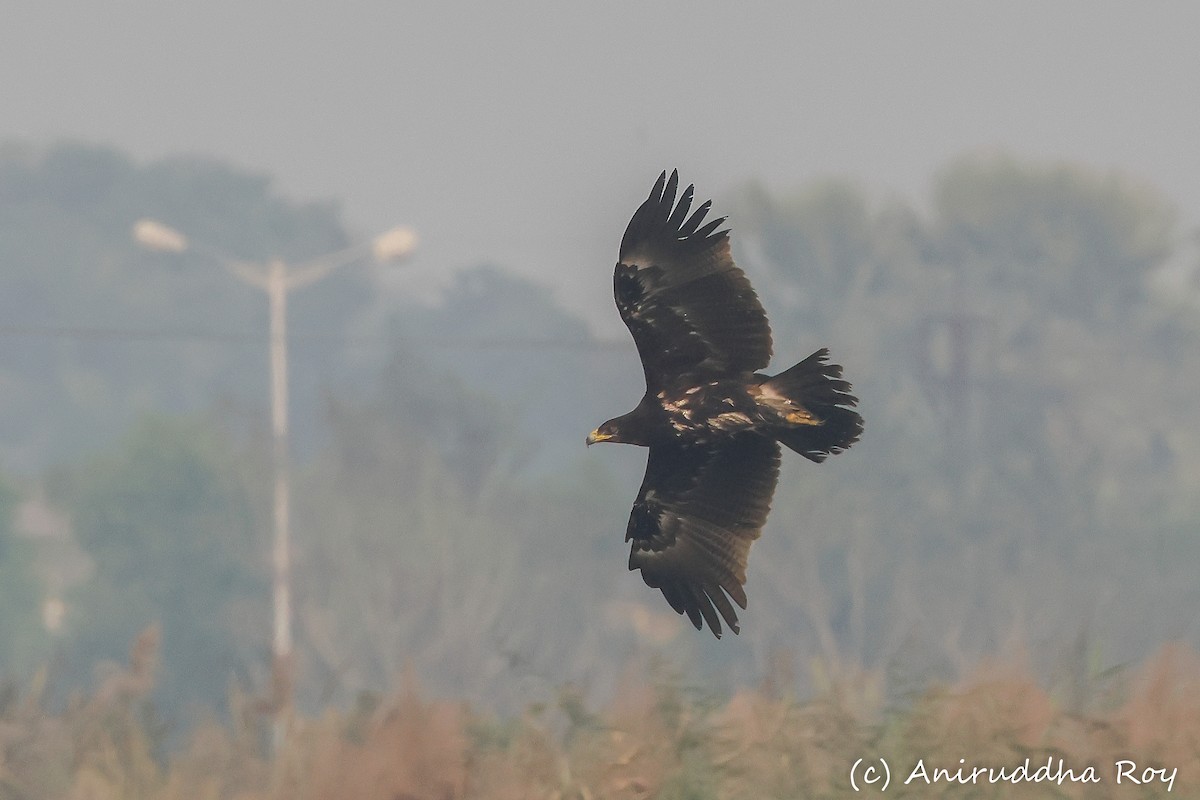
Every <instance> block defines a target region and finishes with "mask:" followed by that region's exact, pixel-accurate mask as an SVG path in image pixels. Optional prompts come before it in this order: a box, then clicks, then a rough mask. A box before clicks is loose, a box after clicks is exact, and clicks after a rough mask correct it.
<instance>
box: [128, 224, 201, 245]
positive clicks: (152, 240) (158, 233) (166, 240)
mask: <svg viewBox="0 0 1200 800" xmlns="http://www.w3.org/2000/svg"><path fill="white" fill-rule="evenodd" d="M133 240H134V241H135V242H137V243H138V244H140V245H141V246H142V247H145V248H146V249H147V250H157V251H159V252H163V253H182V252H183V251H184V250H187V248H188V240H187V237H186V236H184V235H183V234H182V233H180V232H179V231H177V230H175V229H174V228H169V227H167V226H166V225H164V224H162V223H161V222H159V221H158V220H153V219H139V220H138V221H137V222H135V223H133Z"/></svg>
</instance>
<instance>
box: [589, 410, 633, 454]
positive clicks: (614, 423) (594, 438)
mask: <svg viewBox="0 0 1200 800" xmlns="http://www.w3.org/2000/svg"><path fill="white" fill-rule="evenodd" d="M619 420H620V417H618V418H617V419H610V420H609V421H608V422H606V423H604V424H603V425H601V426H600V427H599V428H596V430H594V431H592V432H591V433H589V434H588V437H587V443H588V447H591V446H592V445H594V444H595V443H596V442H623V441H625V440H624V439H622V438H621V426H620V423H619Z"/></svg>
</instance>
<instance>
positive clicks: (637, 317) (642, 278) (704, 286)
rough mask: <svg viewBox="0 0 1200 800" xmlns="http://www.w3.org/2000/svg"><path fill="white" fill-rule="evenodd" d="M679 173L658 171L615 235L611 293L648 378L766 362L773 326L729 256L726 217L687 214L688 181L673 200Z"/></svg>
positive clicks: (703, 210) (701, 211)
mask: <svg viewBox="0 0 1200 800" xmlns="http://www.w3.org/2000/svg"><path fill="white" fill-rule="evenodd" d="M678 185H679V175H678V173H677V172H672V173H671V177H670V180H668V179H667V173H666V172H664V173H663V174H662V175H660V176H659V178H658V181H657V182H656V183H655V184H654V188H653V189H652V190H651V191H650V197H649V198H647V200H646V202H644V203H642V205H641V207H640V208H638V210H637V211H636V212H635V213H634V215H633V218H632V219H631V220H630V221H629V227H628V228H626V230H625V236H624V238H623V239H622V240H621V254H620V263H618V264H617V268H616V271H615V272H614V274H613V293H614V295H615V296H616V301H617V309H618V310H619V311H620V312H621V318H622V319H624V320H625V324H626V325H627V326H628V327H629V331H630V332H631V333H632V334H633V339H634V341H635V342H636V343H637V348H638V354H639V355H640V356H641V358H642V368H643V369H644V371H645V373H646V385H647V386H649V387H651V388H656V387H657V386H660V385H661V384H662V379H663V378H664V377H667V376H674V375H679V374H687V373H695V372H701V373H718V374H720V373H743V372H754V371H756V370H760V369H763V368H765V367H766V366H767V362H768V361H770V358H771V327H770V325H768V324H767V315H766V314H765V313H764V312H763V307H762V304H761V303H760V302H759V301H758V296H757V295H755V293H754V289H753V288H751V286H750V281H749V280H747V279H746V275H745V273H743V272H742V271H741V269H739V268H738V266H737V265H736V264H734V263H733V257H732V256H731V255H730V252H729V231H727V230H722V231H718V230H717V228H718V227H720V225H721V223H722V222H724V221H725V218H724V217H722V218H720V219H716V220H713V221H711V222H708V223H706V224H705V225H703V227H702V226H701V224H700V223H701V222H702V221H703V220H704V216H705V215H706V214H707V213H708V209H709V206H710V205H711V203H710V202H706V203H704V204H703V205H701V206H700V207H699V208H698V209H696V211H695V213H693V214H692V215H691V216H690V217H689V216H688V211H689V209H691V205H692V191H693V189H692V187H691V186H689V187H687V189H685V190H684V192H683V196H682V197H680V198H679V203H678V205H676V203H675V190H676V189H677V188H678Z"/></svg>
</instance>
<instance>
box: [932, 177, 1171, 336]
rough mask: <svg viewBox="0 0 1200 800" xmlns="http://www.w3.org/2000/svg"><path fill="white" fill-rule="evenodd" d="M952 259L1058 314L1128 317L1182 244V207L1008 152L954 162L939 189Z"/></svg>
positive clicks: (1126, 184)
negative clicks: (1178, 229) (1152, 276)
mask: <svg viewBox="0 0 1200 800" xmlns="http://www.w3.org/2000/svg"><path fill="white" fill-rule="evenodd" d="M933 200H934V211H935V214H936V225H937V234H936V235H937V236H938V237H939V238H940V239H941V240H942V247H943V253H944V258H945V260H946V261H947V262H949V263H951V264H954V265H956V268H957V269H961V270H965V271H967V272H968V273H970V272H975V273H976V275H969V274H968V275H967V280H968V282H970V283H971V284H972V285H979V282H980V281H983V282H985V285H986V286H987V287H988V288H989V289H990V290H992V291H1005V292H1013V293H1018V294H1022V295H1028V296H1031V297H1036V298H1038V299H1039V302H1040V303H1041V304H1043V305H1045V306H1047V307H1052V308H1053V309H1054V310H1055V312H1056V313H1059V314H1066V315H1070V316H1072V317H1075V318H1077V319H1082V320H1101V321H1104V322H1107V323H1119V321H1120V320H1121V319H1122V316H1123V315H1126V314H1128V313H1129V312H1130V310H1131V309H1132V308H1133V306H1134V305H1135V304H1137V303H1139V302H1141V301H1142V300H1144V297H1145V290H1146V279H1147V277H1148V274H1149V272H1150V270H1152V269H1153V268H1154V267H1156V266H1158V265H1159V264H1161V263H1162V262H1163V260H1164V259H1165V258H1166V256H1167V255H1168V254H1169V253H1170V252H1171V249H1172V247H1173V246H1174V242H1173V231H1174V224H1175V218H1176V214H1175V209H1174V207H1173V206H1172V204H1171V203H1170V202H1169V201H1168V200H1167V199H1166V198H1165V197H1164V196H1163V195H1162V194H1161V193H1160V192H1158V191H1156V190H1155V189H1153V188H1151V187H1149V186H1147V185H1145V184H1142V183H1139V182H1137V181H1134V180H1132V179H1130V178H1127V177H1123V176H1121V175H1118V174H1114V173H1108V174H1105V173H1100V172H1097V171H1095V170H1093V169H1089V168H1085V167H1081V166H1075V165H1070V164H1062V163H1056V164H1049V165H1040V164H1034V163H1030V162H1021V161H1017V160H1016V159H1014V158H1012V157H1009V156H1004V155H990V156H984V157H968V158H964V159H961V160H959V161H956V162H954V163H952V164H951V165H950V166H949V167H947V168H946V169H945V170H943V172H942V173H941V175H940V176H939V177H938V179H937V181H936V183H935V186H934V194H933Z"/></svg>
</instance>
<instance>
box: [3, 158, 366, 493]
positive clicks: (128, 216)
mask: <svg viewBox="0 0 1200 800" xmlns="http://www.w3.org/2000/svg"><path fill="white" fill-rule="evenodd" d="M142 217H154V218H157V219H160V220H162V221H163V222H165V223H167V224H168V225H170V226H172V227H174V228H177V229H178V230H180V231H182V232H183V233H185V234H186V235H187V236H188V237H189V238H190V239H191V240H192V241H193V242H195V243H196V244H197V245H200V246H203V247H207V248H210V249H214V250H216V251H219V252H221V253H223V254H225V256H227V257H229V258H231V259H248V260H254V261H264V260H266V259H269V258H274V257H282V258H285V259H289V260H292V261H302V260H305V259H308V258H314V257H317V256H320V255H324V254H326V253H328V252H330V251H333V250H338V249H340V248H342V247H345V246H346V244H347V235H346V233H345V231H344V230H343V228H342V225H341V221H340V219H339V215H338V213H337V210H336V209H335V208H333V207H331V206H329V205H326V204H305V205H301V204H296V203H291V202H289V201H286V200H284V199H282V198H280V197H278V196H276V195H275V194H273V192H272V187H271V183H270V181H269V180H268V179H267V178H265V177H263V176H260V175H249V174H246V173H243V172H240V171H237V170H235V169H233V168H231V167H229V166H227V165H225V164H223V163H221V162H218V161H215V160H209V159H201V158H183V157H180V158H169V159H164V160H161V161H157V162H154V163H151V164H147V165H140V164H137V163H134V162H133V161H131V160H130V159H129V158H127V157H126V156H124V155H122V154H121V153H119V152H118V151H116V150H113V149H110V148H104V147H96V146H89V145H82V144H62V145H58V146H55V147H51V148H47V149H44V150H35V149H32V148H27V147H21V146H19V145H9V146H6V147H3V148H0V285H3V287H4V291H3V292H0V319H2V320H3V326H2V329H0V336H2V337H3V338H2V341H4V342H6V346H5V351H4V353H5V355H4V358H3V360H2V361H0V388H3V390H4V393H5V409H6V413H5V414H4V416H3V418H0V456H3V458H4V460H5V462H6V463H7V464H9V465H10V467H13V468H19V469H21V470H25V471H31V470H35V469H38V468H41V467H44V466H46V465H48V464H53V463H55V462H57V461H61V460H65V459H70V458H74V457H77V456H78V455H79V453H81V452H85V451H87V450H89V449H94V448H95V447H97V446H102V445H104V444H107V443H110V442H111V441H112V439H113V438H114V435H115V434H114V432H119V431H121V430H123V429H125V428H127V427H128V426H129V425H130V424H131V423H132V421H133V419H134V418H135V417H136V415H138V414H139V413H145V412H148V411H159V412H163V411H171V412H186V411H197V410H201V409H203V408H206V407H208V406H209V405H210V404H212V403H213V401H214V399H224V400H226V401H227V402H228V401H232V402H233V403H234V404H235V405H234V408H235V409H236V408H239V407H241V408H245V407H246V406H249V407H250V408H255V409H256V408H258V407H259V406H261V405H262V402H263V401H262V400H261V398H262V397H263V395H264V394H265V390H264V389H262V388H261V387H265V386H266V377H265V372H266V366H265V365H266V326H267V304H266V299H265V296H264V295H263V293H262V292H261V291H259V290H257V289H252V288H250V287H248V286H244V285H242V284H241V283H239V282H238V281H237V280H235V279H233V278H232V277H231V276H230V275H228V274H226V272H225V270H224V269H223V268H222V267H221V266H220V264H218V263H215V262H214V260H213V259H212V258H211V257H206V256H205V255H203V254H202V253H199V252H193V251H188V252H186V253H183V254H181V255H179V254H164V253H152V252H147V251H145V250H143V249H140V248H139V247H138V246H137V245H136V244H135V243H134V242H133V240H132V238H131V229H132V226H133V223H134V222H135V221H136V220H138V219H139V218H142ZM370 291H371V286H370V282H369V279H368V277H367V273H366V272H364V271H362V270H347V271H346V274H345V275H342V276H340V279H339V280H336V281H329V282H326V283H322V284H320V285H318V286H316V287H313V288H311V289H308V290H305V291H303V292H299V293H297V294H296V295H295V299H294V300H293V302H292V307H291V315H290V316H291V326H292V331H293V333H295V334H308V335H310V336H311V335H313V334H320V335H321V336H325V337H331V336H332V337H333V338H334V339H336V337H337V336H338V335H340V334H342V333H343V332H344V330H345V329H346V327H347V326H348V325H350V324H351V323H352V322H353V320H354V318H355V315H356V314H357V313H360V312H361V311H362V309H363V308H364V307H365V306H366V304H367V303H368V302H369V298H370ZM106 331H107V333H105V332H106ZM335 352H338V353H340V352H341V347H340V346H339V344H338V343H337V342H336V341H334V342H330V341H321V340H313V341H309V342H308V344H307V345H306V347H305V348H304V351H303V352H302V353H298V354H297V358H295V359H294V360H295V366H294V369H293V381H294V384H295V385H296V386H297V388H301V387H307V388H308V391H299V392H297V405H298V407H299V408H308V407H310V406H312V405H315V402H316V401H315V398H316V397H317V392H316V389H315V380H316V379H315V378H314V376H313V373H312V372H311V371H310V370H309V369H308V366H309V365H310V364H311V363H313V362H315V363H317V364H320V365H321V366H322V367H324V368H326V369H327V370H328V371H329V372H331V373H332V374H334V375H344V374H345V371H346V370H347V369H349V362H348V361H347V360H346V359H343V358H334V357H333V353H335ZM243 413H244V411H243ZM302 434H303V432H301V435H302Z"/></svg>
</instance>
